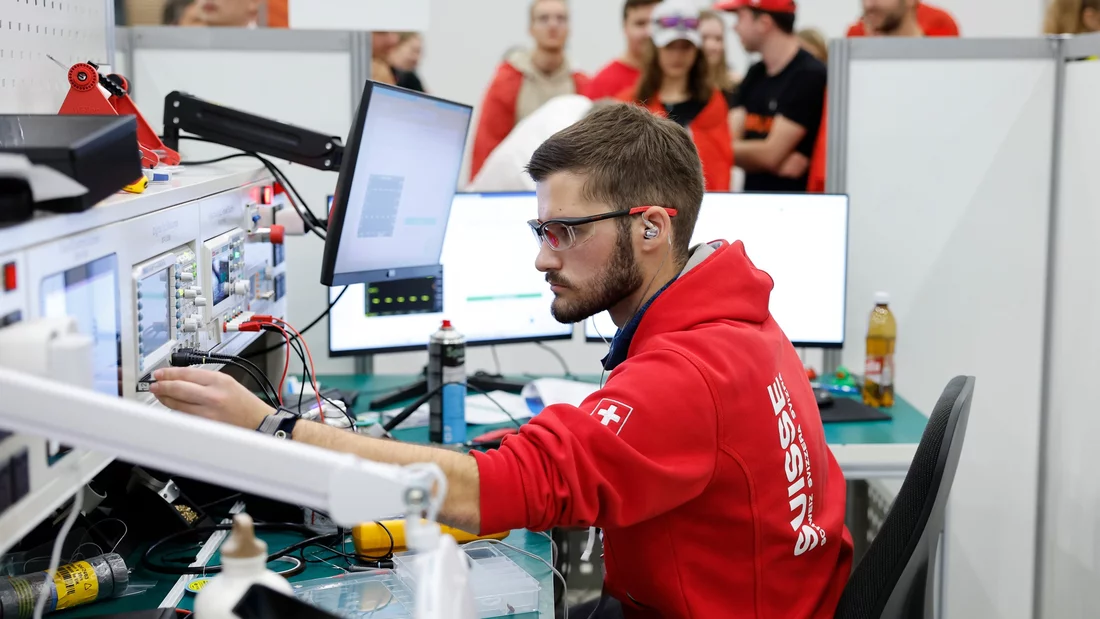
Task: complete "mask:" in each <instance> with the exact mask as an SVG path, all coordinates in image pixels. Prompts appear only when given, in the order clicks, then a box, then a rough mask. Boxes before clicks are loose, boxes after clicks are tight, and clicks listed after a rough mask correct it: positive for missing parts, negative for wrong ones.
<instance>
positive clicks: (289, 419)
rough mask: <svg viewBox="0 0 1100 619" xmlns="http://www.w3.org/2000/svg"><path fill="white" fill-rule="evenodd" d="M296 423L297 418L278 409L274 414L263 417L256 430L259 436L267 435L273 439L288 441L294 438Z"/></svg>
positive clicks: (284, 410) (286, 411)
mask: <svg viewBox="0 0 1100 619" xmlns="http://www.w3.org/2000/svg"><path fill="white" fill-rule="evenodd" d="M296 423H298V416H297V415H295V414H294V413H292V412H290V411H288V410H286V409H283V408H280V409H279V410H277V411H275V412H274V413H272V414H270V415H268V416H267V417H264V420H263V422H262V423H260V427H258V428H256V431H257V432H260V433H261V434H269V435H271V436H274V437H275V438H282V439H286V440H290V439H291V437H293V436H294V424H296Z"/></svg>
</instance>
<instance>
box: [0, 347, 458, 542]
mask: <svg viewBox="0 0 1100 619" xmlns="http://www.w3.org/2000/svg"><path fill="white" fill-rule="evenodd" d="M0 429H4V430H8V431H11V432H18V433H25V434H32V435H37V436H42V437H44V438H48V439H50V440H55V441H60V442H62V443H64V444H66V445H71V446H73V447H79V448H82V449H88V450H91V451H98V452H100V453H104V454H107V455H111V456H114V457H117V458H120V459H122V460H125V461H126V462H131V463H133V464H138V465H143V466H148V467H152V468H155V469H159V470H163V471H168V472H171V473H175V474H178V475H186V476H188V477H194V478H197V479H202V480H205V481H208V482H211V483H216V484H219V485H223V486H226V487H229V488H233V489H235V490H238V491H241V492H247V493H252V494H258V495H262V496H265V497H269V498H272V499H276V500H280V501H285V502H288V503H293V504H297V505H304V506H308V507H312V508H315V509H319V510H323V511H325V512H326V513H328V514H329V516H331V517H332V519H333V521H335V522H336V523H337V524H339V525H342V526H349V527H350V526H354V525H356V524H360V523H362V522H369V521H372V520H379V519H382V518H388V517H392V516H394V515H397V514H404V513H406V512H407V509H406V505H407V503H406V493H407V491H408V490H409V489H419V490H420V491H421V492H420V493H418V494H419V497H418V498H420V499H421V500H422V497H423V496H425V495H426V494H428V493H429V492H428V491H429V489H432V486H433V482H434V481H435V479H439V478H441V477H442V473H441V472H439V470H438V467H435V466H434V465H418V466H417V467H414V468H405V467H400V466H394V465H389V464H380V463H377V462H371V461H368V460H363V459H362V458H358V457H356V456H353V455H350V454H342V453H336V452H332V451H328V450H325V449H321V448H319V447H313V446H310V445H304V444H301V443H295V442H293V441H286V440H281V439H277V438H273V437H270V436H266V435H261V434H259V433H257V432H252V431H249V430H243V429H240V428H235V427H231V426H228V425H225V424H222V423H218V422H214V421H209V420H207V419H201V418H198V417H193V416H190V415H185V414H183V413H178V412H175V411H170V410H168V409H163V408H153V407H150V406H147V405H142V404H137V403H135V402H130V401H127V400H122V399H120V398H117V397H110V396H105V395H102V394H99V393H96V392H94V391H91V390H88V389H82V388H74V387H73V386H72V385H70V384H66V383H62V382H60V381H54V380H46V379H43V378H38V377H35V376H31V375H29V374H25V373H22V372H18V371H15V370H12V369H8V368H4V367H0ZM433 469H434V470H433ZM433 478H435V479H433ZM434 485H435V488H434V490H435V492H433V493H431V494H433V495H434V496H432V497H431V501H430V502H431V503H432V504H435V505H438V504H439V503H441V502H442V493H443V491H445V488H443V487H441V486H440V485H439V484H434ZM418 502H420V501H418Z"/></svg>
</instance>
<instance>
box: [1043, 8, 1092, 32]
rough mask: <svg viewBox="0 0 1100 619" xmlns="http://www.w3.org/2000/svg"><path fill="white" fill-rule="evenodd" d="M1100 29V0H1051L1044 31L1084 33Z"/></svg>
mask: <svg viewBox="0 0 1100 619" xmlns="http://www.w3.org/2000/svg"><path fill="white" fill-rule="evenodd" d="M1098 31H1100V0H1051V2H1050V4H1049V5H1047V14H1046V19H1045V20H1044V21H1043V32H1045V33H1046V34H1084V33H1086V32H1098Z"/></svg>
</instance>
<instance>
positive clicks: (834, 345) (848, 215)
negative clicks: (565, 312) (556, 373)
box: [578, 191, 852, 350]
mask: <svg viewBox="0 0 1100 619" xmlns="http://www.w3.org/2000/svg"><path fill="white" fill-rule="evenodd" d="M732 194H737V195H752V192H742V191H708V192H707V193H706V195H732ZM767 195H768V196H798V197H805V196H829V197H834V198H835V197H843V198H844V303H843V305H842V307H841V315H842V316H844V320H843V322H842V324H841V327H840V342H839V343H838V342H809V341H807V342H803V341H798V342H796V341H794V340H791V344H792V345H794V347H795V348H815V349H822V350H840V349H842V348H844V342H845V341H847V339H848V324H847V323H848V320H847V316H848V277H849V271H850V269H849V264H850V262H851V260H850V258H849V252H850V251H851V242H852V198H851V196H850V195H848V194H847V193H828V192H826V193H795V192H777V193H770V192H769V193H768V194H767ZM703 199H704V200H705V199H706V197H704V198H703ZM725 240H727V241H728V240H729V239H725ZM590 320H592V318H586V319H585V320H584V321H583V322H581V323H578V324H579V325H580V327H579V328H580V329H582V330H583V333H584V341H585V342H586V343H588V344H603V343H604V340H603V339H601V338H598V337H594V336H591V335H589V334H588V321H590ZM613 337H614V336H612V337H608V338H607V343H611V340H612V338H613Z"/></svg>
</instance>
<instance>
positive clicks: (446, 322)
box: [442, 320, 451, 329]
mask: <svg viewBox="0 0 1100 619" xmlns="http://www.w3.org/2000/svg"><path fill="white" fill-rule="evenodd" d="M442 328H444V329H450V328H451V321H450V320H444V321H443V327H442Z"/></svg>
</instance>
